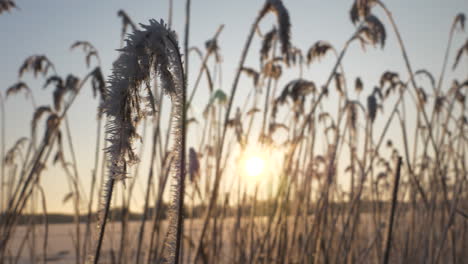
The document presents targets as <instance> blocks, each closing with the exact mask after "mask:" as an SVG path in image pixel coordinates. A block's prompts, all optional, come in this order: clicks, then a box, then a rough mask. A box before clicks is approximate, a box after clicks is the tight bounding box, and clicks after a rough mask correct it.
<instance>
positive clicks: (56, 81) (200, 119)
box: [0, 0, 468, 263]
mask: <svg viewBox="0 0 468 264" xmlns="http://www.w3.org/2000/svg"><path fill="white" fill-rule="evenodd" d="M4 2H5V1H4ZM1 3H3V2H1ZM192 4H193V3H191V1H190V0H187V2H186V5H185V8H186V10H185V14H186V18H185V29H184V30H185V32H184V34H183V36H184V42H183V43H184V44H183V49H184V54H183V55H182V54H181V53H180V51H179V44H178V40H177V37H176V33H175V32H173V31H172V30H171V29H170V26H169V27H168V26H166V25H164V23H163V22H157V21H155V20H150V22H149V25H140V26H137V25H136V24H135V23H134V22H133V21H132V19H131V18H130V16H129V15H128V14H127V13H126V12H125V11H123V10H120V11H119V12H118V16H120V17H121V18H122V31H121V36H122V41H121V43H120V46H121V49H120V51H119V52H120V53H119V54H120V55H119V58H118V59H117V60H116V61H115V62H114V64H113V70H112V74H111V75H110V77H109V78H108V85H107V87H106V83H105V77H104V74H103V72H102V70H101V67H102V65H101V62H100V57H99V53H98V51H97V49H96V48H95V47H94V46H93V45H92V44H91V43H90V42H87V41H78V42H76V43H75V44H73V45H72V48H82V49H83V51H84V52H85V62H86V65H87V67H88V68H89V67H90V66H91V64H92V61H96V62H97V66H96V67H95V68H93V69H92V70H91V71H90V72H89V73H88V74H86V75H85V76H84V77H83V78H78V77H77V76H75V75H73V74H70V75H68V76H66V77H63V76H59V75H58V74H57V72H56V69H55V68H54V64H53V63H52V62H51V61H50V60H49V59H48V58H47V57H46V56H45V55H34V56H31V57H28V58H27V59H26V60H25V62H24V64H23V65H21V67H20V70H19V75H20V77H21V76H22V75H23V74H26V73H29V72H32V73H33V74H34V77H36V78H43V79H44V82H45V86H52V87H53V89H54V91H53V92H52V100H51V103H50V105H41V106H37V105H36V102H35V100H34V97H32V95H33V94H34V93H35V91H34V90H33V89H30V88H29V86H28V85H27V84H26V83H25V82H24V81H23V80H19V81H18V83H16V84H14V85H12V86H10V87H9V89H7V91H6V94H5V96H4V95H2V97H0V99H1V101H0V102H1V110H2V122H1V126H2V129H1V131H2V141H1V145H2V146H1V148H2V151H1V152H2V163H1V164H2V169H1V188H2V191H1V193H0V209H1V210H2V214H0V263H10V262H12V263H17V262H18V261H20V259H22V258H24V256H25V255H26V254H29V256H30V261H31V262H43V263H46V262H48V259H49V258H53V257H54V256H53V254H54V253H52V250H51V246H50V245H51V239H53V237H51V236H50V235H48V233H49V232H50V230H52V229H53V228H54V226H53V225H51V224H50V219H49V215H48V211H47V210H48V208H47V199H48V196H47V186H44V185H43V184H42V183H41V178H42V177H48V176H49V175H48V174H47V171H46V169H45V168H46V167H47V166H60V167H61V168H62V169H63V173H64V175H66V177H67V180H68V182H69V194H68V195H67V196H66V197H65V198H64V202H65V203H71V205H72V206H73V208H74V215H73V217H74V221H73V224H72V226H73V230H74V231H73V232H72V234H71V237H72V239H73V241H74V244H73V247H74V248H73V249H74V253H73V260H74V261H75V262H76V263H82V262H84V261H85V259H87V258H88V260H89V261H90V262H94V263H108V262H110V263H381V262H382V263H463V262H464V260H465V259H467V258H468V254H467V252H466V250H465V249H466V248H467V246H468V219H467V215H468V207H467V201H468V192H467V185H466V184H467V175H468V173H467V167H466V165H467V164H468V159H467V150H468V144H467V143H468V142H467V138H466V135H467V133H466V132H467V117H466V116H467V107H466V96H467V93H468V80H467V79H466V77H467V76H463V73H462V74H460V76H459V75H456V76H457V79H454V80H452V85H451V86H450V87H446V86H445V83H447V81H446V79H447V78H448V77H447V71H448V69H449V68H450V67H447V66H452V67H451V68H452V69H458V67H460V65H461V64H463V63H464V61H465V60H466V58H467V56H466V55H468V48H467V47H468V45H467V44H466V43H465V44H463V45H462V46H461V47H453V45H454V41H453V39H454V37H455V36H456V35H457V34H463V33H462V30H464V27H465V15H464V14H458V15H457V16H456V17H455V18H454V21H453V23H452V25H451V27H450V28H449V29H448V30H449V32H448V41H447V47H446V50H445V52H444V53H443V54H442V55H443V58H444V60H443V63H442V65H440V67H441V72H440V74H437V77H435V76H436V75H435V74H433V73H431V72H429V71H428V70H427V69H419V70H416V69H414V68H413V63H412V61H411V60H410V56H409V55H410V54H408V51H407V49H406V46H405V41H404V39H403V37H402V36H401V34H400V31H399V27H398V26H401V25H399V24H398V21H395V19H394V17H393V15H392V13H391V10H389V9H388V8H387V6H386V5H385V4H384V3H383V2H381V1H361V0H359V1H354V2H353V3H352V5H351V8H350V18H351V22H352V23H353V24H354V25H355V26H356V27H355V30H354V31H353V32H350V35H349V38H348V40H347V41H346V42H345V43H344V45H343V47H341V48H336V47H334V46H333V45H332V43H330V42H327V41H324V40H318V41H317V42H315V43H310V44H311V45H310V48H309V49H308V50H306V51H302V50H301V49H300V48H298V46H299V45H298V44H302V43H294V42H293V41H292V39H293V38H291V27H292V25H291V19H290V16H294V14H290V13H289V11H288V9H287V3H283V2H282V1H280V0H266V1H265V2H264V3H263V5H261V6H258V8H259V11H258V14H257V15H256V17H254V18H253V22H252V24H251V27H250V29H249V31H248V32H246V33H247V36H246V40H245V43H244V44H243V46H242V50H241V55H240V58H239V62H238V65H237V68H236V69H235V72H234V75H233V76H234V79H233V81H232V83H231V84H230V86H229V87H230V90H227V89H226V88H225V86H226V85H225V84H224V83H222V77H223V76H222V71H221V69H222V65H223V64H222V59H221V58H222V52H223V49H222V47H220V46H219V45H218V44H219V40H220V39H222V35H221V32H222V30H223V28H224V26H223V25H220V26H219V27H217V26H214V27H213V28H212V29H211V30H213V32H214V34H213V37H212V38H211V39H209V40H207V42H206V44H205V47H204V48H203V47H191V46H190V41H189V36H190V32H191V30H192V28H191V27H192V25H191V8H192V6H191V5H192ZM252 5H253V6H255V4H252ZM14 7H15V5H14V3H13V2H12V1H6V2H5V3H4V4H0V12H1V11H10V10H11V9H12V8H14ZM172 8H173V6H172V1H169V16H168V17H169V20H168V21H169V24H170V25H171V24H174V22H175V21H172V18H173V16H172ZM376 10H380V11H382V12H376ZM376 14H379V16H377V15H376ZM13 15H14V14H13ZM269 15H271V16H272V17H273V18H274V20H273V25H272V29H271V30H270V31H268V32H265V33H263V32H262V30H263V28H264V26H265V24H267V23H268V22H266V21H264V19H265V17H266V16H269ZM380 15H382V17H380ZM268 26H271V25H268ZM129 28H131V29H132V30H131V32H130V31H127V29H129ZM389 29H391V30H389ZM459 29H461V30H459ZM179 36H182V34H179ZM393 38H395V39H396V41H397V44H398V49H399V53H401V61H402V62H403V63H404V65H405V67H404V69H400V71H401V72H399V71H398V69H397V70H395V69H389V70H386V71H385V72H382V74H381V78H380V80H379V81H378V82H377V83H371V82H370V81H369V80H368V79H369V77H368V76H367V75H366V73H365V72H361V73H360V76H352V75H351V74H350V72H347V71H346V67H345V66H346V65H344V61H345V58H346V56H348V54H349V52H351V51H352V50H351V49H350V47H351V46H352V45H360V46H361V47H363V48H365V49H372V48H375V47H380V48H382V49H384V48H386V46H385V45H386V43H387V39H393ZM467 43H468V42H467ZM254 44H259V46H260V47H261V49H260V50H259V51H258V52H255V51H253V50H252V47H253V46H254ZM452 50H456V52H455V53H453V52H452ZM230 52H231V51H230ZM193 54H195V55H198V58H199V62H198V61H197V59H195V58H194V57H193V56H191V55H193ZM330 54H331V55H332V56H330ZM182 56H184V59H183V60H182ZM92 58H95V59H96V60H94V59H92ZM248 58H255V59H258V61H259V62H260V63H259V64H258V66H257V67H253V66H252V65H247V63H246V62H247V61H249V60H247V59H248ZM322 60H327V61H332V62H333V63H332V66H331V67H330V68H329V69H327V71H328V73H327V75H326V76H325V81H324V82H323V83H318V81H317V80H316V79H314V76H313V75H311V74H310V71H309V67H310V65H314V66H315V67H322V68H324V66H323V64H321V61H322ZM189 61H190V64H189ZM197 62H198V63H197ZM193 65H198V67H199V68H198V69H194V66H193ZM189 67H191V68H189ZM189 72H191V73H192V75H193V76H194V77H195V78H194V82H193V83H189V81H190V80H191V79H189V78H188V73H189ZM194 73H195V74H194ZM291 76H294V77H291ZM88 81H89V82H88ZM242 81H244V82H242ZM241 84H242V85H247V84H251V87H250V90H249V93H248V94H242V93H240V91H239V89H240V88H239V87H240V85H241ZM352 84H354V85H352ZM85 86H91V88H92V89H93V91H94V93H95V95H99V107H98V109H97V116H98V119H97V122H96V126H97V127H96V144H95V145H93V146H89V150H90V152H92V151H94V153H95V154H94V158H95V159H94V164H93V170H92V172H91V173H90V174H89V175H85V174H80V175H79V174H78V166H79V165H80V156H78V155H75V152H74V146H75V145H76V144H79V143H78V142H79V138H74V136H75V135H74V134H73V131H72V130H71V129H70V128H69V126H70V124H73V122H74V120H73V119H71V118H69V117H68V116H67V112H68V111H69V109H70V108H71V107H72V106H73V102H74V101H75V99H76V97H77V96H78V95H79V93H80V91H81V90H82V89H83V88H84V87H85ZM352 86H354V87H352ZM187 89H188V92H189V96H187ZM202 89H206V91H204V92H207V93H208V94H209V96H208V97H207V98H203V96H202V95H201V93H200V91H201V90H202ZM19 92H21V93H23V92H24V93H25V94H27V95H29V96H30V97H29V98H31V103H32V105H33V107H34V109H35V113H34V114H33V118H32V122H31V133H30V138H21V139H18V140H17V141H16V142H5V140H4V138H5V130H7V129H8V127H6V126H5V123H4V119H5V117H4V116H3V115H7V113H8V111H5V109H4V101H5V100H8V99H7V98H8V96H12V95H13V94H16V93H19ZM165 94H166V95H168V96H169V98H170V100H171V103H170V104H168V103H165V100H167V98H165V96H164V95H165ZM195 98H196V100H195ZM200 100H205V102H206V105H204V106H203V108H202V109H203V110H204V111H203V114H197V112H196V111H195V110H194V107H193V106H194V104H195V102H199V101H200ZM384 109H385V111H383V110H384ZM166 115H167V116H166ZM44 116H46V117H47V118H46V121H45V124H44V126H41V125H38V124H39V122H40V120H41V119H42V118H43V117H44ZM104 124H105V128H106V129H105V130H103V129H102V127H103V125H104ZM41 129H42V131H41ZM140 131H142V132H140ZM146 131H151V132H150V133H146ZM41 132H42V137H41V138H39V140H38V139H37V137H38V136H40V135H41ZM198 132H199V133H198ZM140 134H142V135H143V136H140ZM146 134H148V136H145V135H146ZM196 134H200V136H199V137H198V136H196ZM103 138H105V139H106V141H104V143H101V139H103ZM140 139H141V142H142V143H140V144H139V143H138V141H140ZM171 142H172V144H171ZM6 145H8V146H10V149H9V150H7V149H6ZM102 145H104V147H103V146H102ZM103 148H105V154H106V156H105V158H101V155H102V154H103V152H102V151H101V150H102V149H103ZM138 148H140V152H139V154H137V152H138V151H137V149H138ZM186 148H189V151H188V154H187V155H186ZM252 149H257V152H258V153H267V154H264V155H263V156H264V158H265V159H266V160H267V161H266V162H267V163H268V164H269V165H268V167H269V168H267V170H265V171H264V172H263V175H262V177H263V181H260V182H253V181H252V180H251V179H248V178H246V176H245V175H244V174H245V172H244V168H243V161H244V160H245V159H247V158H248V157H249V155H251V154H252V153H253V152H254V150H252ZM251 152H252V153H251ZM54 154H55V155H54ZM145 158H146V159H147V160H148V161H149V162H141V163H140V160H143V159H145ZM136 164H138V165H136ZM132 165H135V166H134V167H132ZM144 166H147V167H146V168H145V167H144ZM106 168H107V170H106ZM132 168H133V169H132ZM171 175H172V177H170V176H171ZM99 176H100V177H99ZM145 176H146V178H145ZM186 176H188V177H186ZM84 177H89V178H90V179H91V180H90V185H89V186H85V187H86V188H84V187H83V184H82V182H83V178H84ZM99 178H101V179H100V180H99ZM186 178H187V180H186ZM140 182H142V183H144V186H143V188H141V189H140V190H142V191H141V192H142V193H141V195H139V194H138V191H139V189H138V188H139V187H138V184H139V183H140ZM100 185H102V187H99V186H100ZM168 186H171V187H169V188H167V187H168ZM167 190H169V192H168V191H167ZM118 191H119V192H120V193H118V195H116V194H115V193H116V192H118ZM135 193H137V195H135ZM119 195H120V198H122V200H121V203H119V200H117V199H116V198H115V197H119ZM113 197H114V198H113ZM135 199H141V205H142V209H143V211H142V213H141V214H138V215H135V214H134V212H136V211H140V209H141V208H135V207H134V206H132V202H131V201H133V200H135ZM83 204H85V205H86V206H85V207H86V210H83V209H82V208H83V206H82V205H83ZM96 204H98V207H99V208H97V210H96V208H95V207H96ZM119 210H120V211H119ZM96 211H97V212H96ZM36 214H37V215H40V216H41V217H40V218H37V217H35V215H36ZM116 220H120V221H121V224H120V227H119V226H117V225H115V224H111V227H110V228H109V226H108V222H109V221H116ZM132 220H138V221H132ZM80 223H84V224H85V226H84V228H83V227H82V226H81V225H80ZM21 224H25V225H26V226H25V227H20V225H21ZM135 224H136V225H135ZM95 226H97V227H98V228H97V229H96V230H95V228H93V227H95ZM135 226H138V227H137V228H134V227H135ZM20 229H22V230H25V232H24V235H23V236H22V237H19V236H17V234H19V232H18V230H20ZM38 230H44V231H45V234H44V236H41V235H38V234H40V233H39V232H38ZM18 241H19V242H18ZM39 241H41V242H42V244H41V247H36V245H38V243H39ZM112 241H119V243H118V246H117V247H116V246H115V243H112ZM27 243H29V245H30V246H29V247H27V246H26V245H27ZM14 245H19V247H15V246H14ZM92 249H93V250H92ZM28 250H29V252H27V253H26V251H28ZM56 257H57V258H58V259H60V256H56Z"/></svg>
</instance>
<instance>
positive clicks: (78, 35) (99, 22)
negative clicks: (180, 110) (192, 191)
mask: <svg viewBox="0 0 468 264" xmlns="http://www.w3.org/2000/svg"><path fill="white" fill-rule="evenodd" d="M384 2H385V3H386V5H387V7H388V8H389V9H390V10H391V11H392V13H393V16H394V19H395V20H396V22H397V25H398V27H399V29H400V31H401V35H402V37H403V40H404V42H405V45H406V48H407V51H408V54H409V58H410V60H411V63H412V66H413V69H414V70H418V69H421V68H425V69H427V70H428V71H430V72H432V73H433V74H434V76H439V73H440V71H441V67H442V61H443V56H444V52H445V49H446V45H447V40H448V33H449V30H450V26H451V24H452V21H453V18H454V17H455V16H456V15H457V14H458V13H460V12H463V13H465V14H466V13H468V1H466V0H448V1H442V0H411V1H407V0H392V1H389V0H387V1H384ZM351 3H352V1H350V0H329V1H317V0H302V1H299V0H289V1H287V0H285V1H284V4H285V6H286V8H287V9H288V10H289V15H290V17H291V24H292V34H291V35H292V43H293V44H294V45H295V46H297V47H299V48H301V49H302V50H303V51H304V52H306V50H307V49H308V48H309V47H310V46H311V45H312V44H313V43H314V42H316V41H318V40H326V41H329V42H331V43H332V44H333V45H334V46H335V47H336V48H337V49H341V47H342V46H343V44H344V42H345V41H346V40H347V39H348V38H349V37H350V36H351V34H352V33H353V30H354V25H353V24H352V23H351V21H350V19H349V9H350V7H351ZM16 4H17V5H18V6H19V8H20V9H19V10H17V9H14V10H12V11H11V12H10V13H4V14H2V15H0V35H1V41H0V45H1V46H0V47H1V48H0V91H1V92H2V95H4V93H5V91H6V89H7V88H8V87H9V86H11V85H12V84H14V83H15V82H17V81H18V69H19V67H20V65H21V64H22V62H23V61H24V59H25V58H26V57H28V56H30V55H33V54H45V55H46V56H47V57H48V58H49V59H50V60H51V61H52V62H53V63H54V64H55V67H56V69H57V72H58V74H59V75H62V76H63V77H65V76H66V75H67V74H68V73H73V74H75V75H77V76H79V77H83V76H84V75H85V74H86V73H87V71H88V70H87V69H86V65H85V63H84V56H83V53H82V52H81V51H80V50H76V51H70V49H69V48H70V45H71V44H72V43H74V42H75V41H77V40H86V41H90V42H91V43H92V44H93V45H94V46H95V47H96V48H97V49H98V51H99V54H100V57H101V61H102V68H103V72H104V74H105V75H106V76H108V75H109V73H110V70H111V65H112V62H113V61H114V60H115V59H116V57H117V55H118V53H117V51H116V49H118V48H119V45H120V30H121V22H120V18H118V17H117V11H118V10H119V9H123V10H125V11H126V12H127V14H128V15H129V16H130V17H131V18H132V19H133V21H135V22H136V23H144V24H146V23H148V20H149V19H151V18H154V19H157V20H159V19H160V18H163V19H165V20H167V17H168V1H163V0H151V1H150V0H138V1H137V0H136V1H128V0H127V1H126V0H112V1H110V0H106V1H104V0H101V1H91V0H80V1H70V0H67V1H59V0H41V1H31V0H29V1H27V0H17V1H16ZM262 5H263V1H253V0H238V1H225V0H199V1H196V0H192V14H191V32H190V46H197V47H200V48H203V49H204V42H205V41H206V40H207V39H209V38H211V37H212V35H213V34H214V32H215V31H216V29H217V28H218V26H219V25H221V24H224V25H225V27H224V30H223V32H222V33H221V35H220V37H219V46H220V48H221V54H222V57H223V66H222V73H223V76H222V85H223V87H222V89H224V90H225V91H228V90H229V89H230V87H231V83H232V78H233V74H234V72H235V69H236V67H237V65H238V59H239V56H240V53H241V51H242V47H243V45H244V42H245V40H246V38H247V33H248V31H249V29H250V25H251V23H252V22H253V20H254V18H255V16H256V14H257V12H258V11H259V9H260V8H261V6H262ZM184 7H185V1H180V0H174V15H173V25H174V29H175V30H176V32H177V33H178V34H179V38H180V40H181V43H182V41H183V39H182V37H183V28H184V24H185V15H184V13H185V10H184ZM376 15H377V16H378V17H379V18H380V19H381V20H382V21H383V23H384V24H385V26H386V29H387V45H386V46H385V48H384V49H383V50H382V49H380V48H376V49H372V48H368V49H367V52H365V53H364V52H363V51H362V50H361V48H360V47H359V45H353V46H352V47H351V48H350V50H349V52H348V54H347V55H346V56H345V58H344V60H343V65H344V67H345V71H346V75H347V78H348V85H349V86H352V83H353V82H354V78H355V77H357V76H361V77H362V79H363V81H364V84H365V85H366V89H367V90H365V91H364V94H365V93H366V91H367V93H368V92H370V90H371V89H372V88H373V86H374V85H377V84H378V80H379V78H380V75H381V74H382V73H383V72H384V71H385V70H392V71H397V72H399V73H400V74H401V76H403V77H404V78H403V79H406V77H405V76H407V74H406V69H405V68H404V61H403V58H402V56H401V53H400V50H399V47H398V46H397V42H396V37H395V34H394V33H393V31H392V30H391V28H390V25H389V22H388V19H387V18H386V17H385V16H384V15H383V12H382V11H381V10H379V9H376ZM273 22H274V20H273V19H270V18H269V19H266V20H265V21H263V22H262V23H261V28H262V30H263V32H265V31H267V30H269V29H271V27H272V25H273ZM466 39H467V34H466V33H462V32H458V33H456V35H455V37H454V41H453V47H452V52H451V54H450V59H449V65H451V64H452V63H453V59H454V55H455V51H456V49H458V48H459V47H460V46H461V45H462V43H464V41H465V40H466ZM259 49H260V42H259V41H258V38H257V39H256V40H255V41H254V43H253V45H252V47H251V50H250V53H249V55H250V56H249V57H248V59H247V62H246V66H250V67H254V68H258V65H259V62H258V51H259ZM190 63H191V65H190V67H191V68H190V69H191V70H190V73H191V74H190V79H189V85H188V87H189V89H191V88H192V87H193V86H192V85H193V82H194V78H195V73H196V72H197V71H198V66H199V59H198V57H196V56H193V55H192V56H191V59H190ZM333 63H334V59H333V57H332V56H329V57H327V58H326V59H324V60H322V62H321V63H320V64H314V65H312V66H311V67H310V69H308V70H307V71H306V75H305V77H306V78H308V79H312V80H314V81H315V82H316V84H320V85H322V84H323V83H324V82H325V79H326V77H327V76H328V74H329V72H330V70H331V66H332V65H333ZM467 72H468V68H467V63H465V62H462V63H461V65H460V67H459V68H458V69H457V71H456V72H452V70H451V69H449V70H448V71H447V75H446V78H445V80H447V82H446V83H445V85H444V89H447V88H448V87H447V86H448V85H449V83H448V80H452V79H453V77H457V76H458V77H459V78H460V79H462V78H466V75H467V74H466V73H467ZM22 80H24V81H25V82H26V83H28V85H29V86H30V88H31V89H32V90H33V93H34V96H35V100H36V102H37V105H44V104H51V103H52V100H51V94H52V89H51V88H48V89H46V90H43V89H42V85H43V84H44V79H43V78H42V77H40V78H38V79H37V80H35V79H33V78H32V74H26V76H25V77H24V78H23V79H22ZM289 80H291V78H285V79H284V81H289ZM250 82H251V81H250V80H248V79H246V78H243V79H242V80H241V83H240V86H239V87H240V90H239V93H238V95H237V96H238V97H236V98H239V99H241V98H245V95H246V94H247V92H248V91H249V89H252V87H251V84H250ZM422 83H423V82H422ZM218 88H219V87H218ZM207 94H208V93H207V89H206V86H205V85H203V86H202V87H200V93H199V94H198V96H197V97H196V100H195V105H194V107H195V111H196V112H197V113H201V112H202V111H203V106H204V104H205V103H206V97H207ZM329 101H330V100H329ZM236 102H242V100H239V101H236ZM96 106H97V100H94V99H92V93H91V89H90V87H89V86H87V87H84V90H83V91H82V93H81V94H80V96H79V98H78V100H77V101H76V102H75V104H74V105H73V107H72V109H71V110H70V112H69V118H70V120H72V123H71V124H70V125H71V128H72V131H73V140H74V144H75V150H76V152H77V156H78V164H79V171H80V175H81V177H82V179H83V180H82V182H83V186H85V190H86V192H88V190H89V187H88V185H89V179H90V174H91V169H92V167H93V161H94V146H95V136H96V133H95V130H96V122H95V117H96ZM32 113H33V109H32V106H31V103H30V101H29V100H26V99H25V98H24V96H23V95H16V96H13V97H11V98H8V100H7V102H6V116H7V117H6V138H7V149H9V148H10V147H11V146H12V145H13V144H14V142H15V141H16V140H17V139H18V138H20V137H22V136H28V135H29V129H30V128H29V127H30V120H31V117H32ZM195 133H197V132H195ZM197 135H199V133H198V134H197ZM147 156H148V155H147ZM146 177H147V176H146V174H143V176H142V177H141V178H140V180H141V182H140V183H139V184H137V186H136V189H135V193H136V195H135V200H140V201H141V200H142V197H143V193H142V190H144V182H146ZM42 184H43V186H44V188H45V189H46V190H47V191H46V193H47V194H48V197H47V202H48V209H49V211H51V212H71V211H72V209H71V208H70V207H69V206H67V205H63V204H62V198H63V197H64V196H65V194H66V193H67V192H68V185H67V181H66V179H65V174H64V173H63V172H62V171H61V170H59V169H53V168H50V169H48V171H46V172H45V173H44V174H43V176H42ZM140 191H141V192H140ZM140 207H141V204H140V203H136V204H135V208H134V210H139V209H140Z"/></svg>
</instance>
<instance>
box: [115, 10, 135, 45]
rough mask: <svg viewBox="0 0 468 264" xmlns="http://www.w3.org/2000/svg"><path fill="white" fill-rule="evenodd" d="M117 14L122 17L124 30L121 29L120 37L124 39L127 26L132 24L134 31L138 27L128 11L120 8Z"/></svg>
mask: <svg viewBox="0 0 468 264" xmlns="http://www.w3.org/2000/svg"><path fill="white" fill-rule="evenodd" d="M117 16H119V17H120V18H122V31H121V36H120V38H121V39H122V40H123V39H124V38H125V33H127V28H128V26H130V27H131V28H132V31H135V30H136V29H137V27H136V25H135V23H133V21H132V19H131V18H130V16H128V15H127V13H126V12H125V11H124V10H122V9H120V10H119V11H118V12H117Z"/></svg>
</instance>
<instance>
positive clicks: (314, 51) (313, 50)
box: [307, 40, 333, 65]
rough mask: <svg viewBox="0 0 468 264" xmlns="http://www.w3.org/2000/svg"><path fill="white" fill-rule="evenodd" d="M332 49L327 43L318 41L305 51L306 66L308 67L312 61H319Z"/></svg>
mask: <svg viewBox="0 0 468 264" xmlns="http://www.w3.org/2000/svg"><path fill="white" fill-rule="evenodd" d="M332 49H333V46H332V45H331V44H330V43H329V42H327V41H323V40H319V41H317V42H315V43H314V45H312V47H310V48H309V50H308V51H307V65H310V64H311V63H312V62H314V60H320V59H321V58H323V57H324V56H325V55H326V53H327V52H328V51H329V50H332Z"/></svg>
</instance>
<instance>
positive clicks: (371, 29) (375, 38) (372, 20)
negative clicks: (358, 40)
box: [360, 15, 387, 48]
mask: <svg viewBox="0 0 468 264" xmlns="http://www.w3.org/2000/svg"><path fill="white" fill-rule="evenodd" d="M360 33H361V34H362V35H363V36H364V37H366V39H367V40H369V42H370V43H371V44H372V45H374V46H375V45H377V44H378V43H380V46H381V47H382V48H383V47H384V46H385V40H386V38H387V33H386V31H385V27H384V25H383V24H382V22H380V20H379V19H378V18H377V17H376V16H374V15H368V16H367V17H366V19H365V24H364V26H362V27H361V29H360Z"/></svg>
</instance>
